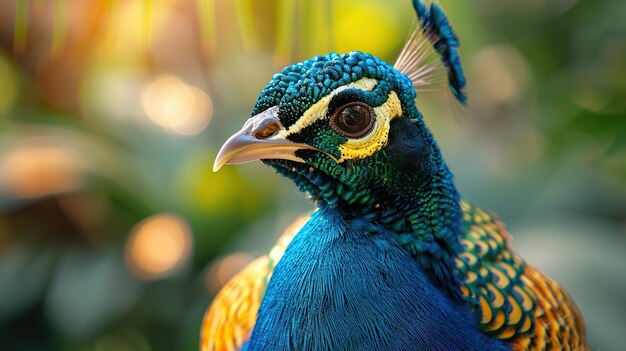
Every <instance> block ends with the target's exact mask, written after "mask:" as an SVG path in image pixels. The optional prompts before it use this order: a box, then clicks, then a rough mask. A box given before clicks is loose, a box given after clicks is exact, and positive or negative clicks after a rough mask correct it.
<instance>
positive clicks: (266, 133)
mask: <svg viewBox="0 0 626 351" xmlns="http://www.w3.org/2000/svg"><path fill="white" fill-rule="evenodd" d="M279 129H280V126H279V125H278V124H276V123H270V124H268V125H267V126H265V128H264V129H262V130H259V131H258V132H255V133H254V137H255V138H257V139H267V138H269V137H271V136H272V135H274V134H276V132H277V131H278V130H279Z"/></svg>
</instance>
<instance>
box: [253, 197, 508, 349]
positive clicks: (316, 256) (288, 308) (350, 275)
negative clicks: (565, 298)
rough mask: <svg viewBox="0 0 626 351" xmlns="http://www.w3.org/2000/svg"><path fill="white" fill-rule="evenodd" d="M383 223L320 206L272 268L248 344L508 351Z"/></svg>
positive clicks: (320, 347) (261, 347)
mask: <svg viewBox="0 0 626 351" xmlns="http://www.w3.org/2000/svg"><path fill="white" fill-rule="evenodd" d="M477 324H478V316H477V315H475V314H473V313H472V312H471V311H470V309H469V308H467V306H465V305H463V303H462V302H461V301H458V300H454V299H452V298H451V297H450V296H448V295H447V294H446V293H445V292H443V291H441V290H439V289H438V288H437V287H436V286H435V285H434V284H432V281H430V279H429V277H428V275H427V274H425V273H424V271H423V270H422V269H420V268H419V267H418V266H416V265H415V261H414V260H413V258H412V257H411V256H410V255H409V254H408V253H407V251H405V250H404V249H402V247H401V246H400V245H399V244H398V243H397V240H396V234H395V233H393V232H391V231H389V229H387V228H385V227H384V226H382V225H379V224H374V223H372V222H370V221H368V220H364V219H361V218H355V219H353V220H350V221H348V220H347V219H346V217H345V214H343V213H341V211H340V210H339V209H336V208H328V207H326V208H321V209H320V210H319V211H318V212H316V213H315V214H314V215H313V216H312V217H311V219H310V220H309V221H308V222H307V224H306V225H305V226H304V228H302V230H301V231H300V232H299V233H298V235H297V236H296V237H295V238H294V240H293V241H292V242H291V244H290V245H289V247H288V249H287V251H286V252H285V256H284V257H283V258H282V259H281V260H280V261H279V263H278V265H277V266H276V268H275V269H274V273H273V275H272V279H271V281H270V283H269V285H268V287H267V290H266V292H265V297H264V299H263V303H262V305H261V308H260V310H259V314H258V318H257V322H256V326H255V328H254V331H253V333H252V337H251V339H250V342H249V344H248V348H247V350H249V351H250V350H448V351H454V350H459V351H460V350H507V347H506V346H505V345H504V344H503V343H502V342H500V341H498V340H496V339H492V338H490V337H488V336H487V335H485V334H483V333H481V332H480V331H479V330H478V329H477V328H476V326H477Z"/></svg>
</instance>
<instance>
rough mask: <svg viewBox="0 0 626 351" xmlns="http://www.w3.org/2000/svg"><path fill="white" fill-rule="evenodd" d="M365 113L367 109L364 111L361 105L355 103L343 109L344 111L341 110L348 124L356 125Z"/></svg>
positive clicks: (342, 116)
mask: <svg viewBox="0 0 626 351" xmlns="http://www.w3.org/2000/svg"><path fill="white" fill-rule="evenodd" d="M365 113H367V111H364V109H363V108H362V107H361V106H359V105H355V106H351V107H348V108H346V109H345V110H343V112H341V118H342V119H343V120H344V122H345V124H346V125H347V126H350V127H354V126H356V125H358V124H359V122H361V121H362V120H363V118H365V117H364V116H363V115H364V114H365Z"/></svg>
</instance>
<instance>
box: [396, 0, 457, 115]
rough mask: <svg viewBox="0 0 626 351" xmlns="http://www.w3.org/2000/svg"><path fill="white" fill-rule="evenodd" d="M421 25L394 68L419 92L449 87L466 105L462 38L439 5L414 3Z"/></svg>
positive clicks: (414, 31)
mask: <svg viewBox="0 0 626 351" xmlns="http://www.w3.org/2000/svg"><path fill="white" fill-rule="evenodd" d="M413 7H414V8H415V13H416V14H417V19H418V21H419V25H418V26H416V28H415V29H414V30H413V32H412V33H411V36H410V37H409V40H408V41H407V43H406V44H405V45H404V48H403V49H402V52H401V53H400V56H399V57H398V60H397V61H396V63H395V64H394V68H395V69H397V70H398V71H399V72H401V73H404V74H405V75H407V76H408V77H409V78H410V79H411V81H412V82H413V87H414V88H415V90H416V91H418V92H420V91H431V90H437V89H436V86H437V85H441V84H442V83H444V84H445V83H446V82H447V85H448V88H449V89H450V92H451V93H452V94H453V95H454V97H455V98H456V99H457V100H458V101H459V102H460V103H462V104H465V102H466V101H467V95H466V94H465V91H464V88H465V83H466V81H465V75H464V74H463V67H462V66H461V61H460V58H459V50H458V48H459V45H460V42H459V38H458V37H457V35H456V33H454V30H453V29H452V26H451V25H450V22H449V21H448V17H447V16H446V14H445V12H444V11H443V9H442V8H441V7H440V6H439V5H438V4H437V3H431V4H430V6H427V5H426V4H425V2H424V1H421V0H413Z"/></svg>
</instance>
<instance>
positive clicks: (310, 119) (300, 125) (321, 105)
mask: <svg viewBox="0 0 626 351" xmlns="http://www.w3.org/2000/svg"><path fill="white" fill-rule="evenodd" d="M376 84H378V81H377V80H376V79H372V78H361V79H359V80H358V81H356V82H354V83H350V84H348V85H344V86H341V87H339V88H337V89H335V90H333V91H331V92H330V94H328V95H326V96H324V97H323V98H321V99H320V101H318V102H316V103H315V104H314V105H312V106H311V107H309V109H308V110H306V111H305V112H304V114H302V117H300V119H298V120H297V121H296V123H294V124H293V125H291V126H290V127H289V128H288V129H286V130H281V131H280V132H278V133H276V134H275V135H274V136H273V137H272V138H271V139H287V136H289V135H291V134H295V133H298V132H299V131H301V130H303V129H304V128H306V127H308V126H310V125H311V124H313V123H314V122H315V121H317V120H320V119H323V118H326V115H327V114H328V104H329V103H330V100H332V99H333V97H334V96H335V95H337V94H338V93H340V92H342V91H344V90H346V89H353V88H357V89H360V90H363V91H372V90H374V87H376Z"/></svg>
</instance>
